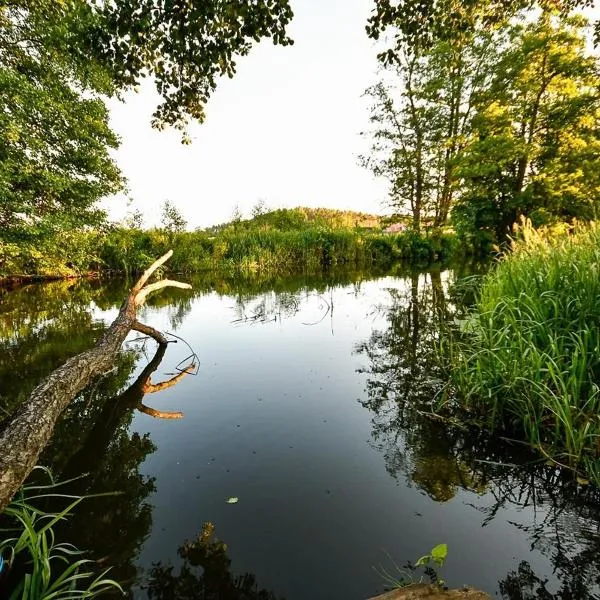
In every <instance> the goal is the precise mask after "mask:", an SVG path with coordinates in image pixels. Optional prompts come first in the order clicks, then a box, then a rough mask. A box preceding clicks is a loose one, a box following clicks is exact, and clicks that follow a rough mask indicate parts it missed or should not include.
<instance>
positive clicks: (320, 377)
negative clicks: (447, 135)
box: [0, 267, 600, 600]
mask: <svg viewBox="0 0 600 600" xmlns="http://www.w3.org/2000/svg"><path fill="white" fill-rule="evenodd" d="M461 276H462V271H461V269H456V270H451V269H448V270H440V269H436V270H433V271H430V272H427V271H424V272H420V271H418V270H412V269H409V268H407V267H396V268H395V269H394V270H392V271H389V272H355V271H350V272H349V271H336V270H333V271H331V272H328V273H324V274H319V275H313V276H309V275H300V276H294V277H291V276H281V277H278V278H271V279H269V278H266V279H260V278H255V279H235V278H227V277H223V276H220V275H217V274H211V275H205V276H203V277H198V278H194V279H192V280H191V283H192V284H193V286H194V290H193V291H192V292H191V293H190V292H183V291H179V290H173V291H166V292H164V293H162V294H161V295H157V296H156V297H154V298H153V299H151V300H150V301H149V303H148V306H146V307H145V308H144V309H143V311H142V314H141V315H140V320H141V321H143V322H144V323H147V324H149V325H152V326H153V327H155V328H157V329H159V330H161V331H166V332H170V334H173V336H171V339H173V340H175V341H176V342H177V343H173V344H169V346H168V348H167V350H166V352H165V353H164V356H161V355H158V356H157V355H156V350H157V348H156V344H155V343H154V342H152V341H149V340H144V339H140V338H139V335H138V334H131V335H130V338H129V339H128V341H127V343H126V344H125V346H124V351H123V353H122V355H121V357H120V358H119V360H118V361H117V363H116V364H115V366H114V369H113V370H112V371H111V372H109V373H107V374H105V375H104V376H103V377H102V378H101V379H100V380H99V381H96V382H94V384H93V385H91V386H90V387H89V388H88V389H87V390H85V391H84V392H83V393H82V394H80V396H79V397H78V398H77V399H76V400H75V401H74V402H73V403H72V404H71V406H70V407H69V409H68V410H67V411H66V413H65V414H64V415H63V418H62V419H61V421H60V423H59V425H58V427H57V429H56V432H55V436H54V440H53V443H52V445H51V446H50V447H49V448H48V449H47V450H46V452H45V453H44V455H43V457H42V462H43V464H46V465H48V466H50V467H51V468H52V470H53V472H54V473H55V475H56V476H57V477H62V478H71V477H75V476H78V475H81V474H82V473H88V475H87V476H86V477H84V478H80V479H77V480H76V481H75V482H73V484H72V485H71V489H72V491H73V492H75V493H79V494H94V493H102V492H113V491H119V492H121V494H120V495H113V496H107V497H102V498H92V499H89V500H86V501H85V502H84V503H82V504H81V505H80V506H79V507H78V509H77V511H76V513H75V514H74V516H73V517H72V518H71V520H70V521H69V524H68V526H65V527H63V528H62V529H61V530H60V535H61V538H62V539H67V540H68V541H72V542H73V543H75V544H76V545H77V546H78V547H80V548H85V549H88V550H90V551H91V552H92V553H93V556H94V557H96V558H100V557H101V558H102V564H103V565H106V566H109V565H112V566H113V569H112V571H111V576H112V577H114V578H116V579H118V580H120V581H122V582H124V586H125V587H126V588H127V589H128V592H129V593H130V595H131V597H133V598H140V599H144V598H153V599H165V600H166V599H167V598H219V599H223V600H237V599H242V598H244V599H250V600H252V599H259V598H260V599H264V600H267V599H273V600H274V599H276V598H277V599H279V600H282V599H285V600H353V599H356V600H364V599H365V598H367V597H369V596H372V595H374V594H375V593H377V592H381V591H383V590H384V589H385V586H386V579H389V578H392V579H396V578H401V577H403V576H404V577H407V576H412V577H413V578H415V579H417V580H418V578H419V577H420V575H421V574H420V573H419V572H417V573H411V571H410V570H409V569H407V568H406V565H407V563H410V562H413V563H414V562H415V561H416V560H417V559H418V558H419V557H420V556H422V555H424V554H427V553H428V552H429V551H430V550H431V548H432V547H433V546H435V545H437V544H440V543H445V544H447V545H448V558H447V561H446V564H445V565H444V567H443V569H442V572H441V574H442V576H443V578H444V579H445V581H446V582H447V584H448V585H450V586H451V587H459V586H462V585H464V584H469V585H472V586H475V587H477V588H479V589H482V590H484V591H487V592H489V593H490V594H492V595H493V596H494V597H498V598H506V599H510V600H533V599H538V598H539V599H544V600H549V599H556V600H558V599H561V600H566V599H576V600H588V599H592V598H600V568H599V564H600V563H599V559H598V556H600V534H599V531H598V524H599V522H600V510H599V509H600V501H599V498H600V495H599V494H598V492H597V491H595V490H589V489H586V488H585V487H580V486H576V485H573V483H572V482H571V481H570V479H569V478H568V477H566V476H565V475H564V474H562V473H560V472H559V471H558V470H556V469H555V468H554V467H552V466H549V465H546V464H544V463H543V462H540V461H539V460H536V457H535V456H532V455H530V454H529V453H528V452H527V451H526V449H524V448H522V447H521V446H520V445H518V444H511V443H507V442H503V441H495V442H494V441H493V440H491V439H490V438H489V437H488V436H486V435H485V434H483V433H481V432H477V431H469V430H467V429H465V428H463V427H461V426H459V425H457V424H452V423H451V422H445V421H440V420H436V419H432V418H431V416H430V415H429V414H428V413H429V412H431V411H432V410H433V409H434V408H435V407H436V405H437V404H438V403H439V402H441V401H443V399H444V380H443V377H442V375H441V374H440V372H439V369H438V367H437V363H436V361H435V346H436V344H437V342H438V340H439V336H440V331H441V327H442V326H443V325H444V324H448V323H450V324H451V323H453V322H455V321H456V320H457V319H460V317H461V316H462V313H463V310H464V298H463V297H462V296H461V295H460V294H457V293H456V288H455V287H454V282H455V281H456V280H457V279H460V278H461ZM127 286H128V284H127V282H125V281H122V280H91V281H84V280H79V281H78V280H75V281H59V282H51V283H45V284H36V285H30V286H26V287H23V288H20V289H18V290H14V291H10V292H3V293H2V296H0V395H1V396H0V414H5V415H6V414H8V413H10V411H11V410H13V408H14V407H15V406H16V405H17V404H18V402H20V401H21V400H22V399H23V398H24V397H25V396H26V395H27V393H28V392H29V391H31V389H32V388H33V387H34V386H35V384H36V383H37V382H38V381H39V380H40V379H41V378H42V377H43V376H44V375H45V374H46V373H48V372H49V371H50V370H51V369H52V368H54V367H56V366H58V365H59V364H61V363H62V362H63V361H64V360H65V359H66V358H67V357H68V356H70V355H72V354H74V353H76V352H78V351H80V350H82V349H84V348H87V347H89V346H90V345H91V344H92V343H93V341H94V340H95V339H97V338H98V336H99V335H100V333H101V331H102V330H103V328H104V327H105V326H106V324H107V323H110V322H111V321H112V319H113V318H114V317H115V316H116V314H117V312H118V308H119V304H120V302H121V300H122V299H123V297H124V295H125V293H126V290H127ZM175 336H176V337H175ZM149 363H150V364H151V367H150V369H146V371H144V369H145V368H146V367H147V365H148V364H149ZM187 367H189V371H190V372H189V373H187V374H185V375H181V376H179V377H177V378H176V380H175V381H173V382H171V383H172V385H170V386H168V387H166V388H165V389H162V390H161V391H159V390H158V389H154V390H153V389H152V388H149V387H148V383H149V382H151V383H153V384H156V383H159V382H161V381H169V380H170V379H171V378H173V377H175V376H177V375H178V374H179V373H181V371H182V370H185V369H186V368H187ZM151 369H152V373H150V379H148V371H149V370H151ZM144 384H145V385H146V387H145V388H144ZM151 391H153V392H154V393H150V392H151ZM140 409H141V410H140ZM157 411H160V412H157ZM180 413H182V414H180ZM161 417H163V418H161ZM165 417H169V418H165ZM0 418H1V417H0Z"/></svg>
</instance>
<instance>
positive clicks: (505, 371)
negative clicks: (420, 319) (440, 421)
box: [447, 223, 600, 484]
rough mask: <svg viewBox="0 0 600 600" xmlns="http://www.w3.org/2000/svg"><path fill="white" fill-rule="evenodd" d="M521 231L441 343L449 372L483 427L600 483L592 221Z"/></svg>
mask: <svg viewBox="0 0 600 600" xmlns="http://www.w3.org/2000/svg"><path fill="white" fill-rule="evenodd" d="M519 234H520V238H519V239H518V240H516V241H514V242H513V245H512V252H511V253H510V254H508V255H507V256H506V257H505V258H504V259H503V260H502V261H501V262H500V263H499V265H498V266H497V268H496V269H494V270H493V271H492V272H491V273H490V274H489V275H488V276H486V278H485V279H484V282H483V285H482V287H481V289H480V292H479V295H478V298H477V301H476V303H475V307H474V310H473V312H472V314H471V316H470V317H469V318H468V320H467V321H465V322H464V325H463V329H464V332H463V335H462V336H454V338H453V340H452V341H451V343H450V345H449V347H448V348H447V351H448V353H447V359H448V375H449V377H450V380H451V383H452V386H453V388H454V390H455V392H456V395H457V401H458V402H459V403H460V404H461V405H463V406H464V407H466V408H468V409H469V410H470V411H472V414H473V415H474V416H477V417H478V418H480V419H483V421H484V423H485V424H486V425H487V426H488V427H490V428H494V429H498V428H502V429H504V430H506V431H507V432H509V433H514V432H516V434H517V435H525V437H526V439H527V440H528V441H529V443H531V444H532V445H533V446H535V447H536V448H537V449H539V450H540V451H541V452H542V453H543V455H544V456H546V457H549V458H552V459H553V460H554V461H556V462H557V463H559V464H562V465H566V466H568V467H571V468H573V469H575V470H577V471H579V472H580V473H583V474H584V475H587V476H588V477H590V478H592V479H593V480H594V481H595V482H596V484H600V479H598V473H599V472H600V470H599V469H598V464H599V462H600V452H599V446H598V438H599V436H600V420H599V419H598V414H599V411H600V389H599V388H598V383H597V382H598V378H599V376H600V356H599V355H598V352H597V348H598V347H599V346H600V333H599V331H598V328H597V327H596V326H595V323H597V321H598V319H599V318H600V312H599V304H598V298H599V297H600V284H599V281H600V278H599V273H598V265H600V227H598V226H597V225H595V224H592V225H590V226H579V227H578V228H577V229H576V230H575V231H574V232H572V233H571V234H570V235H569V234H563V235H559V234H557V232H556V231H555V230H553V229H549V230H539V231H538V230H535V229H533V228H532V227H531V225H530V224H529V223H524V225H523V227H522V228H521V229H520V231H519Z"/></svg>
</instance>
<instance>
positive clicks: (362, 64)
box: [106, 0, 386, 228]
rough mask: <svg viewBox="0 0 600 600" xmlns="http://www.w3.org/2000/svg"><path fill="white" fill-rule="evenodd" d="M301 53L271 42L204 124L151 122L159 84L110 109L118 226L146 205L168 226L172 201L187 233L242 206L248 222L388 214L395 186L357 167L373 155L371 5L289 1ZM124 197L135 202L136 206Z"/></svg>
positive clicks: (228, 82)
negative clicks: (121, 190)
mask: <svg viewBox="0 0 600 600" xmlns="http://www.w3.org/2000/svg"><path fill="white" fill-rule="evenodd" d="M291 4H292V7H293V9H294V13H295V16H294V19H293V21H292V23H291V25H290V27H289V30H288V31H289V33H290V35H291V37H292V38H293V39H294V41H295V44H294V45H293V46H287V47H280V46H274V45H272V43H271V41H270V40H264V41H262V42H261V43H260V44H258V45H256V46H255V47H254V48H253V50H252V51H251V52H250V54H249V55H248V56H246V57H242V58H240V59H239V61H238V69H237V73H236V75H235V76H234V78H233V79H222V80H221V81H220V83H219V85H218V88H217V91H216V92H215V94H214V95H213V96H212V98H211V99H210V101H209V103H208V105H207V111H206V112H207V118H206V121H205V122H204V123H203V124H202V125H200V124H197V123H194V124H193V125H191V127H190V130H189V132H190V135H191V137H192V144H191V145H189V146H185V145H182V144H181V133H180V132H177V131H173V130H171V131H162V132H159V131H155V130H153V129H152V128H151V126H150V119H151V115H152V112H153V110H154V108H155V107H156V105H157V104H158V100H159V99H158V96H157V94H156V92H155V91H154V89H153V86H152V84H151V83H150V82H148V83H147V84H146V85H144V86H142V87H141V88H140V90H139V92H138V93H134V92H132V93H130V94H127V95H126V96H125V101H124V102H120V101H118V100H111V101H110V102H109V108H110V120H111V125H112V127H113V128H114V130H115V131H116V132H117V133H118V134H119V136H120V138H121V146H120V148H119V149H118V150H117V151H116V152H115V158H116V160H117V164H118V165H119V167H120V168H121V170H122V171H123V173H124V175H125V177H126V178H127V180H128V188H129V189H128V192H127V194H126V195H121V196H118V197H115V198H112V199H110V200H108V201H107V202H106V207H107V208H108V209H109V215H110V217H111V218H113V219H120V218H122V217H123V216H124V215H125V213H126V212H127V211H128V210H130V211H131V210H133V209H136V208H138V209H140V210H141V211H142V212H143V213H144V217H145V223H144V224H145V225H146V226H152V225H156V224H158V223H159V221H160V208H161V205H162V203H163V202H164V201H165V200H169V201H170V202H172V203H173V204H174V205H175V206H176V207H177V208H178V209H179V210H180V211H181V213H182V214H183V216H184V217H185V218H186V219H187V221H188V227H189V228H195V227H206V226H209V225H213V224H216V223H221V222H224V221H228V220H229V219H230V217H231V215H232V212H233V209H234V207H235V205H238V206H239V208H240V210H241V211H242V213H243V214H244V215H246V216H249V214H250V210H251V208H252V207H253V206H254V205H255V204H256V203H257V202H258V201H259V200H263V201H264V202H265V203H266V205H267V207H269V208H281V207H294V206H311V207H319V206H323V207H327V208H338V209H345V210H347V209H350V210H360V211H363V212H370V213H381V212H382V202H383V201H384V200H385V197H386V184H385V182H384V181H381V180H376V179H375V178H374V177H373V176H372V175H371V174H370V172H369V171H367V170H366V169H364V168H362V167H360V166H359V165H358V156H359V155H360V154H361V153H363V152H366V151H367V149H368V140H367V139H365V138H364V137H361V136H360V132H361V131H365V130H368V128H369V123H368V114H369V113H368V107H369V101H368V99H367V98H365V97H363V92H364V90H365V89H366V88H367V87H369V86H370V85H372V84H374V83H375V82H376V81H377V78H378V75H377V62H376V53H377V51H376V48H375V46H374V43H373V42H372V40H370V39H368V38H367V36H366V34H365V25H366V21H367V18H368V16H369V13H370V11H371V9H372V6H373V0H291ZM127 198H132V199H133V200H132V202H131V204H130V205H129V206H128V205H127Z"/></svg>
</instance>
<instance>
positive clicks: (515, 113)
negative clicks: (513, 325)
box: [453, 14, 600, 242]
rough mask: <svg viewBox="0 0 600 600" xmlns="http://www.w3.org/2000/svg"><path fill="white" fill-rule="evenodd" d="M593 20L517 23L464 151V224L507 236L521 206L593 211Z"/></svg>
mask: <svg viewBox="0 0 600 600" xmlns="http://www.w3.org/2000/svg"><path fill="white" fill-rule="evenodd" d="M584 31H585V21H584V20H583V19H582V18H581V17H570V18H564V19H559V18H557V17H553V16H551V15H550V14H544V15H542V16H541V17H540V19H539V20H537V21H535V22H533V23H527V24H520V23H519V24H517V25H515V26H514V27H512V28H511V29H510V30H509V31H507V33H506V35H507V36H508V38H507V39H506V41H505V44H504V50H503V51H502V52H501V53H500V55H499V57H498V62H497V65H496V68H495V72H494V75H493V80H492V81H491V83H490V86H489V89H488V90H486V92H485V93H484V94H482V95H480V97H479V100H478V104H477V114H476V115H475V116H474V118H473V123H472V132H471V135H470V138H469V140H468V142H467V144H466V147H465V148H464V150H463V152H462V153H461V156H460V161H459V165H458V175H459V177H460V178H461V180H462V181H461V183H462V190H461V196H460V198H459V200H458V203H457V205H456V207H455V209H454V211H453V222H454V224H455V227H456V229H457V231H459V232H460V233H462V234H463V235H464V236H465V237H467V238H469V236H470V237H471V239H472V238H473V236H479V240H480V241H482V242H485V241H486V239H487V240H489V241H494V240H500V241H502V240H504V239H505V237H506V235H507V234H508V233H509V231H510V227H511V226H512V224H513V223H514V222H515V221H516V220H517V218H518V216H519V215H522V214H525V215H529V216H530V217H531V219H532V220H535V221H536V222H537V223H538V224H543V223H544V222H548V220H552V219H556V218H558V219H563V220H564V219H569V218H573V217H577V218H582V219H592V218H594V217H595V215H596V211H597V206H598V203H599V202H600V192H599V190H600V179H599V177H600V175H599V173H600V161H599V156H600V129H599V127H598V122H599V115H600V92H599V89H600V88H599V83H600V77H599V72H598V65H597V61H596V59H595V58H594V57H592V56H590V55H588V54H587V52H586V49H585V37H584V35H583V34H584Z"/></svg>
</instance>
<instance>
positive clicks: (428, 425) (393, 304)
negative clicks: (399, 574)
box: [358, 273, 600, 600]
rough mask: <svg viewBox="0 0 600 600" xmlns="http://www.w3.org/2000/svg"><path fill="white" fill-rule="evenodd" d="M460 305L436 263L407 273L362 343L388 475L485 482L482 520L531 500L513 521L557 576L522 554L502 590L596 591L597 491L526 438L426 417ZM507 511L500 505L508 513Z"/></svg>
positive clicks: (425, 481)
mask: <svg viewBox="0 0 600 600" xmlns="http://www.w3.org/2000/svg"><path fill="white" fill-rule="evenodd" d="M460 310H461V308H460V307H458V306H455V304H454V303H453V302H451V301H449V300H448V290H447V286H446V285H445V283H444V280H443V278H442V277H441V276H440V274H439V273H437V274H436V273H430V274H428V275H427V276H423V275H421V276H418V275H413V276H411V277H410V279H408V280H405V285H404V287H403V288H401V290H400V291H398V290H390V303H389V305H387V306H386V307H384V308H383V309H382V310H380V314H383V315H385V317H386V320H387V327H386V328H384V329H382V330H379V331H375V332H373V333H372V335H371V336H370V338H369V339H368V340H367V341H366V342H364V343H363V344H361V345H360V346H359V347H358V352H359V353H361V354H363V355H364V356H366V357H367V358H368V361H369V362H368V367H367V368H366V369H365V372H366V373H367V374H368V380H367V392H368V397H367V400H366V401H365V402H363V404H364V406H365V407H366V408H368V409H369V410H371V411H372V413H373V420H372V423H373V431H372V437H373V445H374V446H375V447H377V448H378V449H379V450H380V451H381V452H382V453H383V455H384V457H385V462H386V468H387V470H388V471H389V473H390V474H391V475H392V476H393V477H405V478H406V480H407V481H408V482H409V484H416V485H417V486H419V488H421V489H422V490H424V491H425V492H426V493H427V494H428V495H429V496H430V497H431V498H433V499H434V500H437V501H442V502H443V501H448V500H450V499H451V498H453V497H454V496H455V494H456V493H457V491H458V490H460V489H464V490H472V491H475V492H477V493H483V492H486V494H487V497H488V498H489V499H491V504H490V503H489V502H486V503H481V505H479V504H478V503H475V504H474V505H473V508H474V509H476V510H478V511H480V512H481V513H482V515H483V518H484V523H486V522H489V521H491V520H492V519H494V518H495V517H496V515H498V514H499V513H500V512H501V511H503V509H512V510H513V511H514V509H517V510H523V509H527V510H531V511H532V512H534V513H535V516H536V518H535V520H534V521H533V522H531V523H526V524H520V523H512V525H513V526H515V527H518V528H519V529H521V530H522V531H523V532H524V534H525V535H526V536H527V537H528V538H529V539H530V540H531V544H532V548H535V549H537V550H539V551H540V552H542V553H543V554H544V555H546V556H548V557H549V558H550V560H551V562H552V565H553V568H554V574H555V576H556V577H557V579H558V580H559V581H560V589H559V590H558V591H549V589H547V588H549V586H548V585H547V583H546V582H545V581H544V580H542V579H540V578H539V577H538V576H537V575H536V574H535V573H533V571H532V570H531V567H530V566H529V565H528V564H527V563H522V564H521V566H520V567H519V568H518V570H517V571H515V572H511V573H509V574H508V575H507V576H506V578H505V579H504V580H502V581H501V582H500V584H499V585H500V590H501V592H502V595H503V597H504V598H506V599H507V600H533V599H540V600H592V599H598V598H600V563H599V562H598V558H597V557H598V556H600V535H599V534H598V523H599V522H600V491H598V490H594V489H591V488H590V489H587V490H582V489H581V488H580V487H578V486H577V485H575V484H574V483H573V478H572V476H571V475H570V474H568V473H564V472H561V471H560V470H557V469H556V468H554V467H552V466H548V465H546V464H544V463H542V462H539V461H538V462H533V456H532V454H530V453H529V452H528V451H527V450H526V449H525V448H523V447H519V446H514V445H513V446H511V445H509V444H507V443H500V442H495V441H494V440H493V439H490V438H489V437H488V436H487V435H486V434H485V432H482V431H481V430H473V431H472V430H469V429H468V428H466V427H459V426H456V425H453V424H451V423H449V422H448V421H443V420H441V419H435V418H432V415H431V402H432V399H433V398H434V397H435V396H436V394H438V393H439V391H440V389H441V387H442V383H443V382H442V381H441V373H440V370H439V367H438V364H437V360H436V344H437V343H438V341H439V336H440V332H441V331H442V329H443V327H444V322H445V321H447V320H448V319H449V318H452V317H453V316H455V315H456V314H457V313H460ZM504 514H506V513H504Z"/></svg>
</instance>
